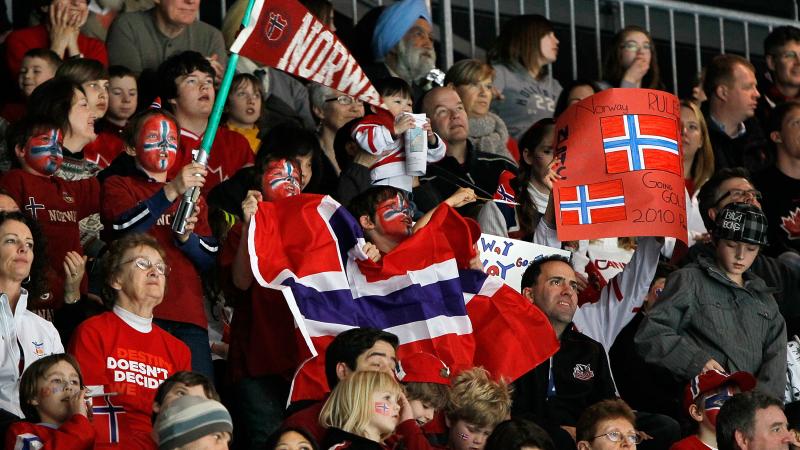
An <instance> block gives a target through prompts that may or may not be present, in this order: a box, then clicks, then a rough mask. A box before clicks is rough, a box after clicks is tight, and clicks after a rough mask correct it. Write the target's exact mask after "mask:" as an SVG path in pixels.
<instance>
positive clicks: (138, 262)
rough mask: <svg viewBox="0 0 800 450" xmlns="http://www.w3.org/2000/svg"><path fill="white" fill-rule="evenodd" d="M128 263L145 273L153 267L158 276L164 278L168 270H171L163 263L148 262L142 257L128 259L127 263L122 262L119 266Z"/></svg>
mask: <svg viewBox="0 0 800 450" xmlns="http://www.w3.org/2000/svg"><path fill="white" fill-rule="evenodd" d="M128 263H133V264H134V265H135V266H136V267H138V268H139V269H140V270H143V271H145V272H147V271H148V270H150V269H152V268H153V267H155V269H156V272H157V273H158V274H159V275H164V276H165V277H166V276H168V275H169V272H170V270H172V268H170V267H169V266H168V265H166V264H164V263H163V262H157V263H153V262H152V261H150V260H149V259H147V258H145V257H144V256H139V257H136V258H133V259H129V260H127V261H122V263H121V264H120V265H123V264H128Z"/></svg>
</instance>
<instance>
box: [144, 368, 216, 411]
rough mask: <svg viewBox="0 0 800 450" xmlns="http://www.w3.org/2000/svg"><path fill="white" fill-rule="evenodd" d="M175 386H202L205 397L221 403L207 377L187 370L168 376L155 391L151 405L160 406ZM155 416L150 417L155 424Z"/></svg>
mask: <svg viewBox="0 0 800 450" xmlns="http://www.w3.org/2000/svg"><path fill="white" fill-rule="evenodd" d="M177 384H183V385H185V386H186V387H192V386H203V393H205V394H206V397H208V398H210V399H212V400H216V401H218V402H219V401H221V400H220V398H219V394H218V393H217V389H216V388H215V387H214V383H213V382H212V381H211V380H209V379H208V377H207V376H205V375H203V374H202V373H199V372H191V371H188V370H181V371H180V372H175V373H173V374H172V375H170V377H169V378H167V379H166V380H164V382H163V383H161V384H160V385H159V386H158V389H156V396H155V398H154V399H153V403H156V404H158V405H159V406H161V403H162V402H163V401H164V397H166V396H167V394H169V391H171V390H172V388H174V387H175V385H177ZM156 416H157V414H155V413H153V415H152V417H151V421H152V422H153V423H155V421H156Z"/></svg>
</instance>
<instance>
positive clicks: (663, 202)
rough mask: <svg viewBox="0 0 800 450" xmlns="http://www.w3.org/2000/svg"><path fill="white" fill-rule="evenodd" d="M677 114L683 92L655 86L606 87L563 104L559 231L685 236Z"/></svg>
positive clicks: (571, 235)
mask: <svg viewBox="0 0 800 450" xmlns="http://www.w3.org/2000/svg"><path fill="white" fill-rule="evenodd" d="M679 122H680V103H679V102H678V99H677V98H676V97H675V96H673V95H671V94H668V93H666V92H662V91H656V90H650V89H608V90H605V91H603V92H600V93H597V94H595V95H592V96H591V97H588V98H586V99H584V100H582V101H580V102H578V103H575V104H573V105H572V106H570V107H569V109H567V110H566V111H564V113H562V114H561V116H559V118H558V122H557V123H556V133H555V138H554V139H555V142H554V143H553V145H554V147H555V149H556V158H557V159H558V160H559V164H558V167H557V168H556V171H557V173H558V174H559V175H560V176H561V177H562V179H561V180H558V181H557V182H556V183H555V186H554V187H553V200H554V204H555V207H556V222H557V226H558V238H559V239H560V240H562V241H573V240H579V239H596V238H603V237H619V236H671V237H675V238H677V239H680V240H682V241H684V242H686V241H687V227H686V199H685V187H684V180H683V163H682V161H683V158H682V156H681V155H682V153H681V152H682V149H681V140H680V138H679V137H680V132H679V128H678V124H679Z"/></svg>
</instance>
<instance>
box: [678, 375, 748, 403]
mask: <svg viewBox="0 0 800 450" xmlns="http://www.w3.org/2000/svg"><path fill="white" fill-rule="evenodd" d="M723 384H735V385H737V386H739V390H741V391H742V392H746V391H750V390H752V389H753V388H754V387H756V379H755V377H753V375H751V374H750V373H749V372H734V373H732V374H727V373H722V372H719V371H716V370H709V371H708V372H706V373H703V374H700V375H697V376H696V377H694V378H692V379H691V380H689V384H687V385H686V390H685V391H684V393H683V407H684V408H686V409H687V410H688V409H689V406H690V405H691V404H692V403H694V401H695V400H697V399H698V398H699V397H700V396H701V395H703V394H705V393H706V392H709V391H713V390H714V389H717V388H718V387H720V386H722V385H723Z"/></svg>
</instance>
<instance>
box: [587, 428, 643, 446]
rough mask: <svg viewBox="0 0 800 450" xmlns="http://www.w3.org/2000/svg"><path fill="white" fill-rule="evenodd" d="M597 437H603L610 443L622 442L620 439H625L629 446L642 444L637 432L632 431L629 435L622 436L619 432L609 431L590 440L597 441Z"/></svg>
mask: <svg viewBox="0 0 800 450" xmlns="http://www.w3.org/2000/svg"><path fill="white" fill-rule="evenodd" d="M599 437H605V438H606V439H608V440H609V441H611V442H622V439H625V440H626V441H628V443H629V444H631V445H636V444H638V443H640V442H642V436H640V435H639V432H638V431H634V432H632V433H629V434H622V432H621V431H609V432H608V433H605V434H600V435H598V436H595V437H593V438H592V439H597V438H599Z"/></svg>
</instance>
